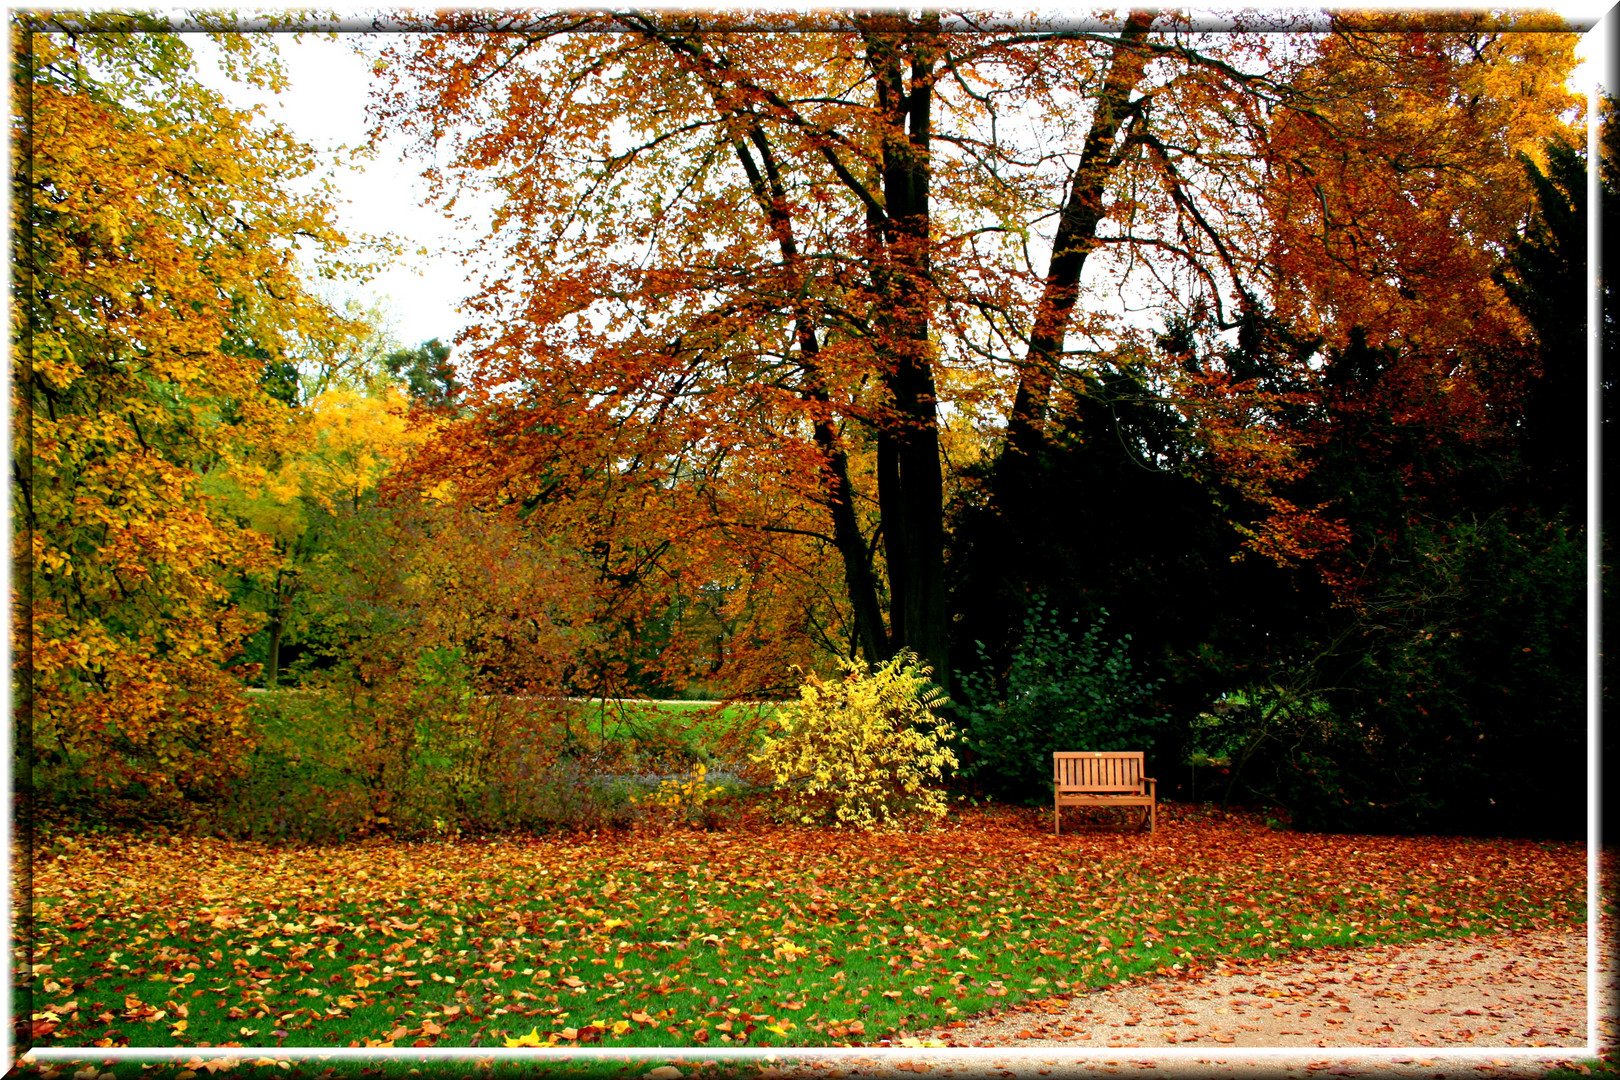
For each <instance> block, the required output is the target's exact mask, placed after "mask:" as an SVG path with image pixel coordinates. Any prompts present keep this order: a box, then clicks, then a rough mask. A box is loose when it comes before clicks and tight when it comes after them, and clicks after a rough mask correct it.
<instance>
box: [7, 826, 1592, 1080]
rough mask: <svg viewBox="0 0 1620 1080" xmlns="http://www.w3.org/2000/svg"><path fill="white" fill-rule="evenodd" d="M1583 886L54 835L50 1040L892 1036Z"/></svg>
mask: <svg viewBox="0 0 1620 1080" xmlns="http://www.w3.org/2000/svg"><path fill="white" fill-rule="evenodd" d="M1584 879H1585V867H1584V852H1583V849H1582V848H1581V846H1579V845H1576V844H1546V843H1539V844H1538V843H1532V842H1515V841H1495V840H1470V839H1448V840H1437V839H1433V838H1388V837H1357V836H1314V835H1304V834H1296V833H1289V832H1281V831H1274V830H1272V829H1269V828H1267V827H1265V826H1263V825H1259V824H1257V823H1255V822H1254V821H1253V819H1248V818H1235V817H1234V818H1227V817H1222V816H1219V815H1215V814H1211V813H1208V812H1202V811H1199V812H1186V811H1178V810H1174V809H1173V810H1171V812H1170V813H1168V814H1161V826H1160V829H1159V831H1158V832H1157V833H1156V834H1154V835H1153V836H1151V837H1150V836H1147V835H1145V834H1141V833H1136V832H1128V831H1125V830H1122V829H1121V830H1117V831H1110V830H1105V829H1095V830H1090V831H1081V832H1078V833H1076V834H1074V835H1068V834H1066V835H1064V836H1063V837H1062V838H1061V839H1054V838H1053V837H1052V836H1051V835H1050V818H1049V815H1043V814H1040V813H1036V812H1023V811H1007V810H976V809H969V810H966V811H964V812H961V813H958V814H954V815H953V816H952V818H951V819H950V820H949V821H948V822H947V824H946V825H945V826H944V827H942V828H941V829H940V830H938V831H937V832H935V833H933V834H931V835H928V836H926V837H923V836H918V835H902V834H875V835H861V834H840V833H827V832H820V831H815V832H812V831H807V830H800V829H788V828H783V827H779V826H776V825H773V824H771V823H770V822H769V821H768V819H767V818H766V817H765V816H764V815H763V814H759V813H757V812H756V813H753V814H750V815H745V816H744V817H743V818H742V820H740V821H739V822H738V823H737V824H736V825H735V826H734V827H733V828H731V829H729V830H727V831H724V832H718V833H702V832H695V831H690V830H684V829H656V828H647V827H643V828H641V829H638V830H637V831H635V832H632V833H627V834H615V833H608V834H604V835H602V836H599V837H560V836H554V837H544V838H523V839H518V838H513V839H499V840H484V841H442V842H433V843H425V844H417V843H410V844H406V843H399V842H396V841H391V840H387V839H372V840H368V841H364V842H359V843H352V844H347V845H335V846H326V847H323V846H272V845H267V844H257V843H230V842H225V841H220V840H214V839H207V838H196V837H170V838H149V837H135V836H128V835H125V836H116V837H105V836H97V837H82V836H69V835H58V836H56V837H54V838H51V839H49V840H47V841H45V842H44V843H43V844H42V845H41V849H40V850H39V852H38V854H37V857H36V863H35V874H34V895H35V901H34V915H35V918H36V920H37V927H38V935H37V941H38V947H39V952H38V954H37V955H36V963H37V964H38V965H40V970H41V972H42V989H41V990H40V992H39V995H38V997H37V999H36V1002H35V1031H36V1035H37V1038H36V1042H37V1044H38V1045H41V1046H75V1047H86V1048H90V1047H96V1046H187V1047H191V1046H194V1047H198V1048H199V1053H200V1056H201V1057H202V1058H203V1059H207V1058H208V1057H209V1054H208V1052H207V1048H217V1047H244V1048H245V1047H258V1048H272V1049H273V1048H276V1047H281V1046H288V1047H292V1046H311V1047H362V1048H363V1047H387V1046H394V1047H410V1046H444V1047H468V1048H477V1047H492V1046H493V1047H499V1046H504V1045H506V1043H507V1040H510V1039H518V1038H522V1037H525V1036H528V1037H529V1038H528V1039H526V1040H525V1041H526V1042H531V1043H538V1044H540V1045H547V1046H562V1047H569V1046H593V1047H595V1046H600V1047H605V1048H616V1047H622V1048H624V1049H626V1050H632V1049H634V1048H649V1049H651V1048H669V1051H668V1053H669V1054H670V1055H672V1056H673V1055H677V1054H682V1055H684V1056H685V1057H686V1058H688V1059H690V1060H694V1061H695V1060H701V1055H702V1053H703V1051H704V1050H705V1049H706V1048H713V1047H726V1046H731V1047H751V1048H753V1047H760V1048H764V1047H792V1046H861V1045H873V1044H877V1043H879V1042H880V1041H881V1040H885V1039H886V1040H890V1041H893V1042H900V1041H901V1040H904V1039H906V1038H908V1037H915V1035H916V1033H918V1032H922V1031H925V1030H927V1029H929V1028H933V1027H936V1026H939V1025H948V1024H950V1023H951V1022H952V1021H953V1018H956V1017H961V1016H966V1015H968V1014H970V1013H973V1012H976V1011H979V1010H982V1009H985V1008H987V1007H989V1006H992V1005H996V1004H1004V1003H1007V1002H1011V1001H1014V1000H1018V999H1025V998H1043V997H1051V996H1054V995H1063V994H1067V993H1072V992H1077V991H1080V990H1082V989H1085V988H1089V987H1095V986H1100V985H1104V984H1108V983H1113V982H1118V981H1121V980H1126V979H1129V978H1132V977H1133V976H1138V975H1143V974H1148V973H1154V972H1161V971H1169V970H1173V969H1174V968H1175V967H1176V966H1177V965H1180V966H1181V967H1183V968H1190V967H1192V966H1194V965H1201V966H1219V965H1220V964H1221V963H1222V962H1224V961H1229V960H1231V959H1234V958H1239V957H1255V956H1263V955H1268V954H1269V955H1271V956H1278V955H1281V954H1283V953H1285V952H1288V951H1290V950H1295V949H1302V948H1312V947H1316V946H1324V945H1335V946H1337V945H1347V944H1372V943H1377V942H1389V941H1400V940H1410V939H1415V938H1424V937H1433V936H1448V935H1451V936H1459V935H1464V934H1468V933H1474V932H1480V931H1489V930H1494V929H1505V928H1508V927H1518V926H1529V925H1545V924H1557V925H1566V926H1572V927H1578V926H1581V925H1583V923H1584V918H1585V912H1584V888H1585V884H1584ZM475 1052H476V1051H475ZM663 1060H668V1057H666V1058H664V1059H663ZM309 1064H313V1063H309ZM328 1064H329V1065H330V1064H333V1063H328ZM323 1067H325V1066H323ZM625 1067H627V1066H624V1065H623V1064H622V1063H618V1064H615V1063H612V1062H602V1063H599V1064H598V1065H597V1066H593V1068H600V1069H603V1070H607V1071H606V1072H604V1073H603V1075H618V1073H616V1072H614V1071H613V1070H617V1069H622V1068H625ZM317 1072H318V1070H311V1072H310V1073H309V1075H316V1074H317ZM638 1075H639V1074H638Z"/></svg>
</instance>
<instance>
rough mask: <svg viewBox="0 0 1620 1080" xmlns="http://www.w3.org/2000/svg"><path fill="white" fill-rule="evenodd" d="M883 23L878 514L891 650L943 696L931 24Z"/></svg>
mask: <svg viewBox="0 0 1620 1080" xmlns="http://www.w3.org/2000/svg"><path fill="white" fill-rule="evenodd" d="M891 20H892V17H890V16H878V17H875V18H873V19H871V20H870V21H869V22H868V24H867V28H865V29H863V36H864V38H865V43H866V54H867V63H868V65H869V66H870V68H871V70H872V72H873V74H874V76H875V77H876V80H877V94H878V108H879V111H880V112H881V113H882V115H883V118H884V121H885V123H886V125H887V128H888V131H887V133H886V136H885V138H884V142H883V166H882V181H883V198H884V210H885V214H884V217H883V220H882V242H883V250H882V252H881V257H880V258H879V259H878V260H877V261H876V262H875V264H874V266H873V284H874V286H875V290H876V293H877V295H878V297H879V304H880V308H879V310H878V312H877V316H876V319H875V320H874V321H875V323H876V328H877V330H878V333H877V339H878V342H879V347H880V348H882V349H883V350H884V351H885V352H886V353H887V354H888V356H887V359H889V361H890V367H889V371H888V374H887V377H886V379H885V384H886V389H887V390H888V394H889V402H888V406H889V409H888V415H887V416H886V417H885V419H884V420H883V422H882V424H881V426H880V429H879V431H878V503H879V507H880V509H881V511H882V513H883V550H884V555H885V558H886V560H887V562H888V569H889V586H890V589H889V591H890V618H889V625H890V630H891V632H892V635H893V639H892V645H893V646H894V648H895V649H897V650H898V649H902V648H909V649H911V650H912V651H913V652H915V653H916V654H917V655H918V657H919V658H920V659H921V660H922V661H923V662H924V663H925V664H927V665H928V666H929V667H931V668H932V669H933V679H934V682H936V683H937V684H939V685H940V686H941V687H942V688H945V689H946V690H949V687H950V657H949V654H948V651H947V644H948V640H947V630H948V618H949V616H948V613H947V611H946V607H945V526H944V479H943V476H942V475H941V469H940V457H939V416H938V410H937V407H936V398H935V385H934V371H933V356H932V350H933V345H932V342H931V341H930V340H929V330H928V315H929V312H930V310H931V309H932V297H931V296H930V295H929V290H930V288H931V286H930V284H929V275H930V269H931V264H930V259H929V245H930V243H931V242H932V236H931V225H930V220H929V181H930V174H929V168H930V166H929V160H928V153H929V139H930V134H931V122H932V120H931V112H932V107H933V93H934V89H933V79H934V63H935V55H936V48H935V46H934V43H933V37H934V34H935V33H937V31H938V25H939V16H938V15H937V13H928V14H925V15H924V16H923V18H922V20H921V23H920V25H905V26H904V28H903V29H900V30H898V31H896V30H894V29H891V28H890V25H891ZM908 60H909V64H910V71H909V73H908V72H907V70H906V63H907V61H908ZM908 76H909V77H908Z"/></svg>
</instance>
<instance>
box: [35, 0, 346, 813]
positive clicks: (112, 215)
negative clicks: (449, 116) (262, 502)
mask: <svg viewBox="0 0 1620 1080" xmlns="http://www.w3.org/2000/svg"><path fill="white" fill-rule="evenodd" d="M163 29H164V28H163V27H162V26H161V25H158V24H155V23H154V24H152V25H150V26H148V25H145V24H143V23H141V22H140V21H139V20H131V19H127V18H113V17H110V16H108V17H102V16H56V15H42V14H38V13H30V14H25V15H22V16H20V17H19V19H18V21H17V22H16V23H15V24H14V33H13V35H12V48H13V52H12V64H13V73H14V78H13V81H12V93H13V98H12V135H13V138H12V152H13V158H12V198H11V214H12V273H13V287H14V291H15V296H16V298H17V300H16V303H15V304H14V305H13V308H12V312H13V325H12V331H13V339H14V343H15V348H14V352H13V356H14V367H13V372H12V386H13V388H14V391H13V392H14V394H15V401H16V402H17V407H18V409H19V415H18V424H17V428H16V438H15V439H14V442H13V453H12V475H13V478H14V485H13V514H14V520H15V521H16V522H17V523H18V526H19V528H18V529H17V533H16V536H17V538H18V543H19V545H21V546H20V548H19V551H18V552H16V559H17V565H18V574H17V577H16V579H15V581H16V593H15V595H14V602H15V603H16V604H17V605H18V610H17V618H15V619H14V621H13V626H14V628H15V630H14V632H15V635H16V637H15V640H14V647H15V655H16V656H17V658H18V663H19V664H20V665H22V666H23V668H24V671H23V676H24V686H25V689H27V688H29V687H31V691H32V696H31V702H30V703H31V705H32V721H33V731H32V734H31V738H32V740H33V742H34V744H35V745H36V746H37V747H38V749H39V751H40V752H42V753H44V754H47V755H51V756H52V758H53V759H54V760H59V761H65V762H66V763H68V764H70V765H71V766H72V767H73V768H74V769H75V770H77V771H78V772H79V775H80V776H81V777H82V778H83V779H85V780H86V781H87V782H92V783H94V784H96V785H108V784H110V785H113V786H114V787H119V788H121V787H122V786H123V785H125V784H129V783H132V782H138V783H140V784H141V785H144V787H145V788H146V789H148V790H150V791H152V792H154V793H161V794H165V795H171V794H173V793H175V792H177V791H181V790H188V789H197V788H203V787H206V786H207V784H208V783H209V782H210V781H212V780H215V779H218V778H219V777H220V776H221V775H223V774H226V773H228V772H229V771H230V770H231V769H232V768H233V767H234V764H235V762H236V760H237V756H238V754H239V753H240V751H241V750H242V749H243V747H244V746H245V745H246V743H247V742H248V738H249V736H248V729H247V725H246V721H245V713H244V703H243V698H242V695H241V681H240V679H241V675H242V674H243V672H241V671H238V670H235V669H233V667H232V665H233V664H234V663H236V662H237V661H238V660H239V651H240V647H241V642H242V639H243V638H244V636H245V635H246V634H247V633H248V632H249V631H250V630H251V629H252V623H253V620H252V619H251V617H250V616H249V615H247V614H246V613H244V612H243V611H241V610H240V609H238V608H237V607H235V606H234V605H232V604H231V603H230V602H229V599H228V586H229V583H230V581H231V579H232V578H233V576H235V575H238V574H240V573H242V572H244V571H252V570H255V569H258V568H263V567H265V566H266V565H267V564H268V560H269V558H270V553H269V544H268V542H267V541H266V539H265V537H264V536H262V535H260V534H257V533H255V532H253V531H252V530H250V529H246V528H243V527H241V526H240V525H239V524H238V523H236V522H235V521H234V520H232V518H231V517H230V516H229V515H228V514H225V513H222V512H221V510H220V509H219V507H218V506H217V505H215V504H212V503H210V502H209V500H207V499H206V498H205V497H203V495H202V491H201V480H200V477H201V475H202V474H205V473H207V472H208V471H209V470H211V469H213V468H216V467H217V466H219V464H220V463H221V461H222V460H223V459H224V458H225V457H226V456H228V455H230V454H232V453H239V452H245V451H246V449H247V448H252V447H267V446H270V445H272V444H274V443H275V442H276V441H277V440H278V439H280V438H281V437H282V436H283V434H284V432H285V423H284V421H285V417H286V411H287V404H286V395H285V394H283V393H280V392H279V391H278V386H279V380H280V374H279V373H281V372H282V370H283V365H286V364H294V365H296V363H297V362H298V361H299V360H300V355H299V353H298V350H297V347H296V343H297V342H298V341H299V340H301V337H300V335H310V334H316V335H324V336H325V337H327V338H340V337H344V336H349V335H352V334H353V333H354V332H355V329H356V328H355V327H354V326H353V324H352V323H351V322H349V321H348V320H346V319H344V318H342V317H341V316H340V315H339V314H338V313H336V312H334V311H333V310H332V309H331V308H330V307H329V306H328V305H326V304H325V303H323V302H321V301H320V300H318V299H317V298H316V297H314V296H313V295H312V294H311V293H310V291H309V290H308V289H306V287H305V286H304V284H303V282H302V278H301V270H300V266H299V262H298V259H297V257H296V255H295V251H294V247H295V244H297V243H300V242H308V243H309V244H310V245H311V247H310V250H311V252H312V253H313V254H315V255H316V256H317V257H318V259H320V260H322V261H323V263H324V265H326V266H327V267H328V268H329V269H331V270H332V271H333V272H337V270H338V269H340V266H339V264H338V263H336V262H335V261H333V260H334V257H335V256H336V254H337V253H338V251H339V250H340V249H341V247H342V245H343V243H344V240H343V237H341V236H340V235H339V234H338V233H337V232H336V230H335V229H334V228H333V226H332V224H331V221H330V219H329V217H328V211H327V207H326V205H325V203H324V202H323V201H322V198H321V197H320V195H319V194H316V195H294V194H293V193H292V192H291V191H290V190H289V181H291V180H292V179H294V178H296V177H300V176H303V175H305V174H307V173H308V172H309V171H310V170H311V169H312V168H313V167H314V162H313V159H312V156H311V154H310V152H309V151H308V150H307V149H306V148H304V147H302V146H300V145H298V144H297V143H296V142H294V141H293V140H292V138H291V137H290V136H289V135H288V133H287V132H286V131H285V130H282V129H280V128H279V127H276V126H273V125H268V124H265V123H263V122H262V121H260V120H259V119H258V118H256V117H254V116H252V115H251V114H248V113H245V112H242V111H239V110H235V109H232V108H230V107H228V106H227V104H226V103H225V101H224V100H223V99H222V98H221V96H220V95H219V94H218V93H216V92H215V91H212V90H209V89H207V88H205V87H204V86H202V85H201V84H200V83H199V82H198V81H197V79H196V78H195V77H194V76H193V74H192V70H191V66H192V65H191V51H190V49H189V48H188V47H187V45H186V44H185V43H184V40H183V39H182V38H181V37H179V36H177V35H175V34H172V33H164V32H161V31H162V30H163ZM115 31H116V32H115ZM217 40H218V42H219V44H220V46H221V48H222V49H223V55H224V57H225V59H226V64H227V67H228V68H229V69H232V70H234V71H236V73H237V74H238V75H239V76H243V77H247V78H250V79H253V80H256V81H258V82H260V83H264V84H271V85H273V84H275V83H276V81H277V80H278V78H279V75H278V74H277V71H276V68H275V67H274V65H273V64H272V63H271V62H270V60H269V58H268V57H267V56H266V54H265V53H264V52H263V50H262V49H260V48H259V47H258V46H256V45H255V44H254V42H253V41H252V40H251V39H249V38H246V37H243V36H238V35H229V34H222V35H218V37H217ZM30 545H31V546H30Z"/></svg>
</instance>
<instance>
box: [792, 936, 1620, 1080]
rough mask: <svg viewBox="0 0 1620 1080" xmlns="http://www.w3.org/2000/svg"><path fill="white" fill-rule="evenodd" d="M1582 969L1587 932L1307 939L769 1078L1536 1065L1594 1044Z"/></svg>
mask: <svg viewBox="0 0 1620 1080" xmlns="http://www.w3.org/2000/svg"><path fill="white" fill-rule="evenodd" d="M1608 929H1609V934H1608V939H1609V940H1608V945H1609V947H1608V948H1607V949H1604V950H1601V955H1600V959H1599V972H1600V979H1599V985H1600V993H1601V995H1602V1001H1603V1003H1602V1004H1601V1005H1600V1006H1599V1017H1600V1029H1601V1035H1600V1041H1601V1043H1602V1044H1603V1045H1606V1046H1614V1045H1615V1040H1616V1035H1617V1031H1616V1021H1615V1015H1616V1008H1615V1003H1616V1000H1617V997H1620V979H1617V975H1616V969H1615V966H1614V962H1613V960H1612V957H1613V955H1614V953H1615V948H1614V945H1615V944H1616V942H1615V940H1614V935H1613V932H1612V930H1613V928H1612V927H1609V928H1608ZM1586 969H1587V949H1586V937H1585V934H1584V933H1581V932H1577V931H1570V930H1541V931H1531V932H1522V933H1510V934H1500V935H1482V936H1476V937H1469V938H1464V939H1461V940H1456V941H1437V942H1428V943H1421V944H1412V945H1399V946H1397V945H1389V946H1380V947H1376V948H1372V949H1363V950H1343V949H1334V950H1313V951H1312V952H1310V953H1306V954H1299V955H1296V956H1294V957H1290V958H1285V959H1282V960H1272V961H1262V962H1259V963H1249V964H1243V965H1239V964H1233V965H1230V966H1225V967H1222V968H1220V969H1219V970H1217V971H1214V972H1211V973H1207V974H1202V975H1197V976H1190V977H1183V978H1158V979H1149V980H1143V981H1140V982H1136V983H1132V984H1130V985H1128V986H1124V987H1118V988H1114V989H1109V990H1102V991H1096V992H1093V993H1089V994H1083V995H1080V996H1077V997H1074V998H1071V999H1068V1000H1066V1001H1065V1000H1062V999H1052V1000H1049V1001H1045V1002H1035V1003H1032V1004H1029V1005H1025V1006H1019V1007H1015V1008H1011V1009H1007V1010H1005V1011H1001V1012H999V1013H993V1014H986V1015H983V1016H979V1017H976V1018H974V1019H972V1020H969V1021H966V1022H957V1023H954V1024H952V1025H950V1026H948V1027H943V1028H939V1029H936V1030H935V1031H932V1032H925V1033H922V1037H923V1038H926V1039H935V1040H943V1041H945V1042H946V1043H947V1044H948V1046H947V1047H945V1048H938V1049H933V1048H930V1049H924V1050H920V1051H919V1050H912V1051H909V1052H905V1051H897V1050H891V1051H887V1052H885V1053H884V1054H883V1055H882V1056H881V1057H879V1056H877V1055H873V1056H871V1057H856V1058H846V1059H844V1060H826V1061H819V1062H811V1063H807V1064H803V1065H798V1066H795V1067H793V1068H792V1069H782V1070H780V1071H779V1075H782V1076H788V1075H793V1076H826V1077H832V1078H838V1077H844V1076H849V1077H873V1076H875V1077H885V1078H890V1077H895V1076H898V1075H899V1074H901V1073H906V1074H909V1075H916V1074H918V1073H921V1072H930V1073H934V1074H936V1075H939V1076H951V1077H996V1078H1004V1077H1008V1076H1017V1077H1022V1076H1053V1077H1058V1078H1062V1077H1070V1076H1082V1075H1084V1076H1092V1075H1097V1074H1104V1075H1106V1074H1120V1075H1123V1074H1133V1073H1139V1074H1144V1075H1152V1076H1163V1077H1177V1078H1189V1080H1192V1078H1198V1077H1276V1076H1309V1075H1314V1074H1322V1075H1340V1076H1409V1077H1425V1078H1433V1077H1462V1076H1469V1077H1501V1078H1509V1077H1511V1078H1520V1077H1525V1078H1528V1077H1539V1076H1541V1075H1542V1074H1543V1073H1545V1072H1546V1071H1547V1070H1548V1069H1550V1068H1552V1067H1554V1066H1556V1065H1557V1064H1559V1063H1560V1062H1568V1061H1572V1060H1577V1059H1579V1058H1582V1057H1587V1056H1590V1055H1589V1054H1587V1053H1585V1052H1584V1051H1583V1050H1582V1049H1580V1048H1582V1047H1584V1046H1585V1043H1586V1036H1587V1026H1586ZM1363 1048H1364V1049H1363ZM1564 1048H1567V1049H1564ZM1345 1051H1350V1053H1345ZM1358 1051H1359V1053H1358ZM901 1054H905V1056H903V1057H902V1056H899V1055H901ZM1352 1054H1355V1055H1357V1056H1351V1055H1352Z"/></svg>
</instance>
